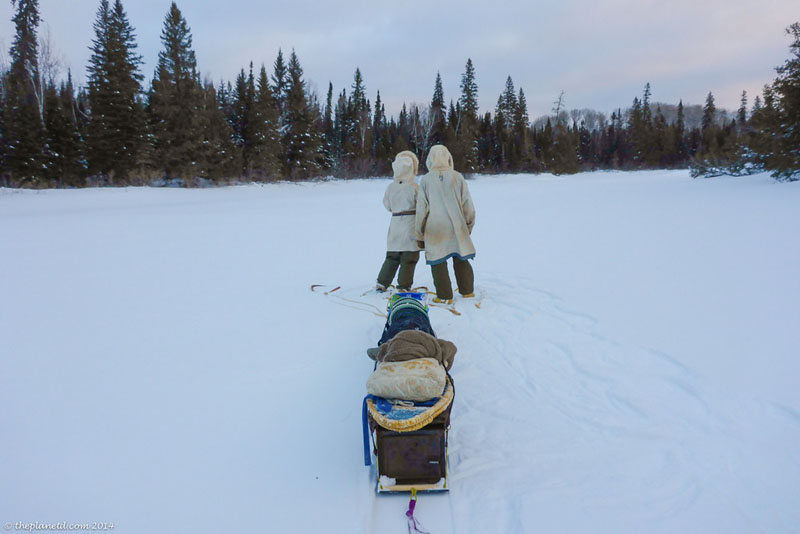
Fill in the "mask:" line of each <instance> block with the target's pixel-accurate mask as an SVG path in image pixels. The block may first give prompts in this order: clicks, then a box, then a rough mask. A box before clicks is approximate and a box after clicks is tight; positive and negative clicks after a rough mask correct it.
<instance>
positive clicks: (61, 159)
mask: <svg viewBox="0 0 800 534" xmlns="http://www.w3.org/2000/svg"><path fill="white" fill-rule="evenodd" d="M46 100H47V112H46V114H45V116H46V123H47V145H48V148H49V159H50V161H49V165H48V166H49V170H50V175H51V176H53V177H54V178H55V179H56V180H57V183H58V186H59V187H63V186H77V185H81V183H82V178H83V175H84V173H85V166H84V161H85V158H84V155H83V153H82V148H83V136H82V134H81V126H80V123H79V121H78V118H77V115H76V109H77V102H76V101H75V90H74V88H73V86H72V73H68V75H67V82H66V83H63V84H61V88H60V90H59V91H58V92H57V91H56V89H55V86H53V85H51V86H50V87H48V90H47V93H46Z"/></svg>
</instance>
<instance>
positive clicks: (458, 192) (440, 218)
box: [415, 145, 475, 302]
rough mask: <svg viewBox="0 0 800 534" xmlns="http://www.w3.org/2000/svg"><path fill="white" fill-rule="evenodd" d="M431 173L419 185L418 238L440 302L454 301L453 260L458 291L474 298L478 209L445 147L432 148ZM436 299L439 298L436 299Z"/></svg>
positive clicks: (430, 155) (430, 156)
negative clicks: (474, 235) (474, 238)
mask: <svg viewBox="0 0 800 534" xmlns="http://www.w3.org/2000/svg"><path fill="white" fill-rule="evenodd" d="M426 165H427V166H428V174H426V175H425V176H423V177H422V178H421V179H420V182H419V192H418V194H417V213H416V221H415V224H416V237H417V240H419V241H421V242H424V248H425V259H426V261H427V263H428V265H430V266H431V274H432V275H433V283H434V285H435V286H436V297H437V299H438V301H444V302H449V301H452V299H453V288H452V286H451V283H450V275H449V274H448V271H447V260H448V259H450V258H453V271H454V272H455V275H456V283H457V284H458V291H459V293H461V294H462V295H463V296H465V297H473V296H475V295H474V290H475V288H474V284H475V279H474V273H473V271H472V266H471V265H470V264H469V261H468V260H471V259H472V258H474V257H475V246H474V245H473V243H472V238H471V237H470V234H471V233H472V228H473V226H474V225H475V206H474V205H473V204H472V196H471V195H470V193H469V188H468V187H467V182H466V180H464V177H463V176H462V175H461V174H460V173H458V172H456V171H455V170H454V169H453V156H451V155H450V151H449V150H447V148H446V147H445V146H443V145H435V146H433V147H431V150H430V152H429V153H428V159H427V160H426ZM434 300H436V299H434Z"/></svg>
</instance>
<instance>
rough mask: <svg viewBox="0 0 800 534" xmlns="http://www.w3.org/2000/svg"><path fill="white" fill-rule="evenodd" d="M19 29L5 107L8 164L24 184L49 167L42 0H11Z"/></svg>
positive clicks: (40, 176) (37, 178)
mask: <svg viewBox="0 0 800 534" xmlns="http://www.w3.org/2000/svg"><path fill="white" fill-rule="evenodd" d="M11 3H12V5H16V7H17V11H16V13H15V15H14V18H13V19H12V20H13V22H14V27H15V30H16V33H15V35H14V41H13V43H12V45H11V68H10V71H9V73H8V76H7V78H6V84H5V85H6V98H5V106H4V108H3V113H4V117H3V123H4V129H5V130H4V136H3V137H4V139H5V146H4V150H3V152H4V154H5V156H4V157H5V166H6V168H7V169H8V171H9V172H10V173H11V175H12V177H13V178H14V180H16V181H17V182H18V183H21V184H34V185H35V184H38V183H41V181H42V180H43V179H44V177H45V175H46V171H47V160H46V156H45V131H44V94H43V91H42V89H43V88H42V87H41V84H40V76H39V63H38V61H39V60H38V46H37V38H36V32H37V28H38V26H39V22H40V19H39V0H12V2H11Z"/></svg>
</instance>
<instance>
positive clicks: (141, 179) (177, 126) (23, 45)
mask: <svg viewBox="0 0 800 534" xmlns="http://www.w3.org/2000/svg"><path fill="white" fill-rule="evenodd" d="M12 3H14V4H15V6H16V12H15V16H14V19H13V22H14V24H15V27H16V35H15V38H14V41H13V44H12V47H11V53H10V56H11V64H10V66H8V67H7V68H4V69H2V72H0V104H1V105H2V112H0V184H4V185H10V186H26V187H54V186H56V187H77V186H86V185H123V184H176V185H197V184H204V183H230V182H231V181H238V180H255V181H272V180H281V179H290V180H295V179H305V178H310V177H315V176H322V175H334V176H339V177H353V176H374V175H387V174H390V172H391V166H390V162H391V160H392V157H393V156H394V154H396V153H397V152H400V151H401V150H413V151H414V152H416V153H417V154H418V155H419V156H420V160H421V161H423V162H424V159H425V158H424V156H425V155H426V154H427V152H428V149H429V148H430V147H431V146H432V145H434V144H437V143H443V144H446V145H447V146H448V147H449V148H450V150H451V152H452V154H453V157H454V159H455V165H456V168H457V169H459V170H462V171H463V172H465V173H475V172H482V173H497V172H552V173H558V174H561V173H574V172H578V171H582V170H594V169H626V170H627V169H653V168H685V167H687V166H691V167H692V169H693V173H694V174H695V175H701V174H704V175H709V174H742V173H748V172H755V171H761V170H765V169H767V170H772V171H773V172H774V174H775V175H776V177H778V178H781V179H789V180H793V179H797V178H798V174H799V173H800V171H798V169H800V156H799V155H798V147H800V140H798V135H799V133H800V132H799V130H800V126H798V124H800V120H798V117H799V116H800V114H798V109H800V105H798V102H797V100H798V98H799V97H798V95H800V91H799V90H798V87H800V81H799V80H800V29H799V28H798V25H797V24H795V25H793V26H792V27H790V28H789V33H790V34H792V35H793V36H794V40H795V42H794V44H793V45H792V46H791V49H792V53H793V55H794V57H793V58H791V59H790V60H788V61H787V62H786V64H785V65H784V66H782V67H779V68H778V78H777V79H776V81H775V82H774V83H773V84H771V85H768V86H766V87H765V88H764V93H763V95H759V96H757V97H756V98H755V101H754V103H753V106H752V109H748V103H747V97H746V94H743V95H742V105H741V107H740V109H739V110H738V112H737V113H736V114H735V115H733V114H730V113H727V112H724V111H721V110H717V109H716V107H715V105H714V97H713V95H712V94H711V93H709V94H708V97H707V99H706V103H705V106H703V107H702V109H699V106H694V107H687V108H686V109H685V108H684V106H683V103H682V102H680V103H679V104H678V105H677V106H675V105H669V104H657V103H653V102H651V98H650V96H651V91H650V85H649V84H647V85H646V86H645V89H644V92H643V94H642V96H641V97H636V98H634V100H633V103H632V105H631V107H629V108H627V109H625V110H622V109H618V110H616V111H615V112H613V113H612V114H611V117H610V118H607V117H606V116H605V115H604V114H602V113H598V112H595V111H592V110H583V111H575V110H572V111H567V110H566V109H565V106H564V94H563V93H562V94H561V95H560V96H559V97H558V99H557V100H556V102H555V103H554V106H553V110H552V114H551V115H548V116H547V117H541V118H538V119H536V120H535V121H533V122H531V120H530V118H529V116H528V110H527V102H526V99H525V93H524V91H523V90H522V89H521V88H520V89H519V90H517V89H516V88H515V87H514V82H513V80H512V79H511V77H510V76H509V77H508V79H507V80H506V86H505V90H504V91H503V93H502V94H501V95H500V96H499V98H498V101H497V105H496V107H495V109H494V112H493V113H492V112H486V113H482V114H481V113H480V112H479V109H478V100H477V99H478V86H477V83H476V77H475V68H474V66H473V64H472V61H471V60H467V63H466V66H465V70H464V73H463V74H462V76H461V84H460V88H461V92H460V94H459V96H458V98H457V99H455V100H453V99H450V100H449V102H447V101H446V100H445V95H444V91H443V88H442V80H441V77H440V76H439V75H438V74H437V77H436V80H435V82H434V89H433V95H432V98H431V101H430V102H429V103H423V104H420V103H411V104H410V105H405V104H404V105H403V108H402V110H401V111H400V113H399V114H398V116H397V117H396V118H395V117H393V116H391V117H390V116H387V114H386V111H385V107H384V105H383V103H382V102H381V96H380V92H379V91H378V92H377V93H376V96H375V99H374V101H370V99H369V98H368V96H367V89H366V84H365V81H364V79H363V77H362V75H361V72H360V70H359V69H356V71H355V74H354V78H353V83H352V85H351V87H349V92H348V90H347V89H342V90H341V91H338V92H336V93H335V92H334V88H333V85H332V84H329V85H328V90H327V94H326V96H325V98H324V101H322V100H321V99H320V97H319V95H317V94H316V93H314V92H313V91H310V90H309V86H308V84H307V83H306V81H305V80H304V77H303V69H302V67H301V65H300V61H299V59H298V57H297V55H296V54H295V53H294V51H292V52H291V54H290V55H289V57H288V59H287V58H285V57H284V55H283V53H282V51H278V55H277V58H276V59H275V61H274V63H273V64H272V65H271V68H270V69H269V71H268V70H267V68H266V66H264V65H262V66H261V67H260V68H257V69H254V66H253V64H252V63H251V64H250V65H249V67H248V68H247V69H242V70H241V71H240V73H239V75H238V76H237V78H236V80H235V81H234V82H233V83H231V82H220V83H219V84H217V85H216V86H215V85H214V84H213V83H211V82H210V81H208V80H202V79H201V77H200V75H199V73H198V68H197V58H196V57H195V53H194V51H193V49H192V35H191V31H190V28H189V25H188V23H187V21H186V20H185V18H184V17H183V16H182V14H181V12H180V10H179V9H178V7H177V5H176V4H175V3H172V5H171V7H170V10H169V12H168V13H167V16H166V18H165V20H164V27H163V30H162V34H161V41H162V50H161V52H160V53H159V57H158V64H157V67H156V71H155V73H154V76H153V80H152V82H151V83H150V84H148V85H147V87H144V86H143V85H142V84H143V80H144V77H143V75H142V74H141V72H140V67H141V65H142V58H141V56H139V55H138V54H137V53H136V49H137V44H136V39H135V34H134V28H133V27H132V26H131V24H130V22H129V21H128V18H127V15H126V13H125V10H124V8H123V6H122V2H121V0H113V2H110V1H109V0H100V5H99V8H98V11H97V15H96V19H95V23H94V38H93V40H92V48H91V49H92V54H91V58H90V62H89V65H88V68H87V75H88V76H87V77H88V82H87V85H86V87H80V88H76V87H75V86H74V84H73V82H72V77H71V75H68V76H67V79H66V80H64V81H57V80H56V77H57V76H56V75H55V69H54V68H53V62H52V59H51V57H50V55H49V54H48V52H49V46H41V44H40V43H39V40H38V37H37V30H38V26H39V23H40V20H39V10H38V0H12ZM47 44H49V43H47Z"/></svg>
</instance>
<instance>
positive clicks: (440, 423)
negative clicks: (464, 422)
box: [370, 406, 451, 492]
mask: <svg viewBox="0 0 800 534" xmlns="http://www.w3.org/2000/svg"><path fill="white" fill-rule="evenodd" d="M450 408H451V406H448V407H447V409H446V410H445V411H444V412H442V413H441V414H439V415H438V416H437V417H436V418H435V419H434V420H433V421H431V422H430V423H429V424H428V425H426V426H424V427H422V428H421V429H419V430H414V431H412V432H395V431H392V430H387V429H385V428H382V427H381V426H379V425H377V424H375V422H374V421H372V419H371V418H370V426H371V427H372V430H374V432H375V434H374V435H375V453H376V456H377V468H378V491H379V492H384V491H386V492H389V491H410V490H411V489H412V488H414V489H416V490H418V491H437V490H438V491H446V490H447V489H448V487H447V431H448V429H449V427H450Z"/></svg>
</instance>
